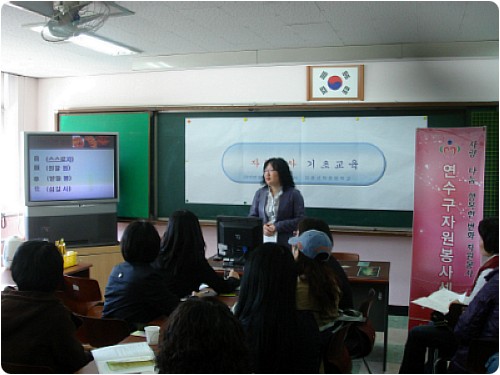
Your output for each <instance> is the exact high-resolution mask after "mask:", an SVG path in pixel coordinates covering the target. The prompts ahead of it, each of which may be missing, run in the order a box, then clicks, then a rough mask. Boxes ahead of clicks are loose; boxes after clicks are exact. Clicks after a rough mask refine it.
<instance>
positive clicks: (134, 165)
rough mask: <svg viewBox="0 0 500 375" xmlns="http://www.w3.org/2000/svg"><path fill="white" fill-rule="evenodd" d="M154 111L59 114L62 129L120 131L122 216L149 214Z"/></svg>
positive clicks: (119, 211) (68, 130) (120, 214)
mask: <svg viewBox="0 0 500 375" xmlns="http://www.w3.org/2000/svg"><path fill="white" fill-rule="evenodd" d="M150 129H151V113H149V112H139V113H135V112H134V113H89V114H81V113H80V114H76V113H75V114H73V113H72V114H60V115H59V130H60V131H62V132H77V131H82V132H83V131H86V132H95V131H101V132H118V133H119V162H120V202H119V203H118V217H119V218H149V216H150V211H151V210H150V186H151V185H150V177H151V176H150V170H151V163H150V160H151V156H150V146H149V145H150V139H151V132H150Z"/></svg>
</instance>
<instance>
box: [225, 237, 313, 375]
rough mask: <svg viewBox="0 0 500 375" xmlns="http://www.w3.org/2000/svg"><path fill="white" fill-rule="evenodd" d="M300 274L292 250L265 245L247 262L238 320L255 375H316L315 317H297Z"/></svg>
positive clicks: (299, 314) (300, 314)
mask: <svg viewBox="0 0 500 375" xmlns="http://www.w3.org/2000/svg"><path fill="white" fill-rule="evenodd" d="M297 277H298V274H297V270H296V265H295V262H294V260H293V256H292V254H291V252H290V250H289V249H287V248H284V247H282V246H280V245H278V244H276V243H272V242H268V243H264V244H262V245H260V246H258V247H257V248H255V250H254V251H252V252H251V253H250V256H249V258H248V260H247V261H246V262H245V272H244V274H243V278H242V281H241V288H240V295H239V299H238V303H237V304H236V307H235V316H236V317H237V318H238V319H239V320H240V322H241V323H242V324H243V328H244V329H245V331H246V333H247V342H248V346H249V348H250V364H251V371H252V372H255V373H318V371H319V368H320V335H319V330H318V325H317V324H316V321H315V320H314V316H313V315H312V314H311V312H309V311H298V310H297V303H296V290H297Z"/></svg>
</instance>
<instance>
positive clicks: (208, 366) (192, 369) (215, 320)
mask: <svg viewBox="0 0 500 375" xmlns="http://www.w3.org/2000/svg"><path fill="white" fill-rule="evenodd" d="M248 361H249V357H248V347H247V344H246V341H245V333H244V331H243V328H242V327H241V324H240V322H239V321H238V319H236V317H235V316H234V315H233V314H232V313H231V311H230V310H229V308H228V307H227V306H226V305H225V304H224V303H222V302H220V301H219V300H217V299H215V298H213V297H207V298H190V299H188V300H187V301H186V302H182V303H181V304H180V305H179V306H178V307H177V308H176V309H175V310H174V312H173V313H172V314H171V315H170V316H169V318H168V321H167V323H166V324H165V326H164V332H163V335H162V339H161V341H160V345H159V352H158V355H157V357H156V366H157V368H158V370H159V372H160V374H199V373H212V374H231V373H233V374H237V373H240V374H241V373H249V372H250V367H249V362H248Z"/></svg>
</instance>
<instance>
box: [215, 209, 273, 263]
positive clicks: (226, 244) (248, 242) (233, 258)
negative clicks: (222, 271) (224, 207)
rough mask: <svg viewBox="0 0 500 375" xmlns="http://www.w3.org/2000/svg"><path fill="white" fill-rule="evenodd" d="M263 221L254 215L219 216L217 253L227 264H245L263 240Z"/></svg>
mask: <svg viewBox="0 0 500 375" xmlns="http://www.w3.org/2000/svg"><path fill="white" fill-rule="evenodd" d="M262 226H263V222H262V219H261V218H258V217H252V216H247V217H245V216H222V215H220V216H217V255H218V256H219V257H221V258H222V259H223V260H224V262H225V265H229V266H231V265H243V264H244V263H245V260H246V258H248V255H249V253H250V252H251V251H252V250H253V249H255V248H256V247H257V246H259V245H261V244H262V241H263V229H262Z"/></svg>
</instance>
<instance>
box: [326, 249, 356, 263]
mask: <svg viewBox="0 0 500 375" xmlns="http://www.w3.org/2000/svg"><path fill="white" fill-rule="evenodd" d="M332 255H333V257H334V258H335V259H337V260H352V261H355V262H359V254H357V253H338V252H336V251H332Z"/></svg>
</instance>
